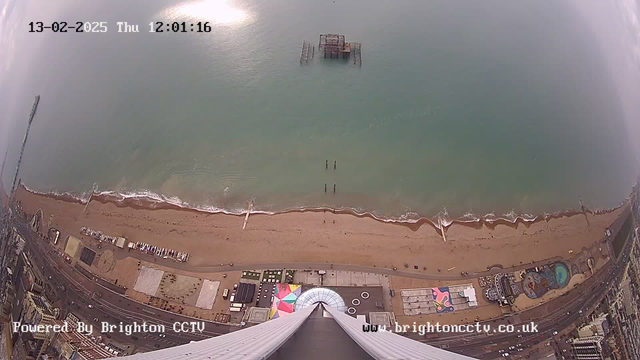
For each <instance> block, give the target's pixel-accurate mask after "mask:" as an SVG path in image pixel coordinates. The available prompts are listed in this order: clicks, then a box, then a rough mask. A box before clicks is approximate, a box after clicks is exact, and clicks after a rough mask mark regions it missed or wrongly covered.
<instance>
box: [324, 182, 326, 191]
mask: <svg viewBox="0 0 640 360" xmlns="http://www.w3.org/2000/svg"><path fill="white" fill-rule="evenodd" d="M324 192H327V183H325V184H324Z"/></svg>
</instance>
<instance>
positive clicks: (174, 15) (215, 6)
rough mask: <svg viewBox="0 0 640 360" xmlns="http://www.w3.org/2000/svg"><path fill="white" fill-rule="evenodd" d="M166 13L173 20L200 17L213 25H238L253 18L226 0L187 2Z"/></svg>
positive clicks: (199, 18)
mask: <svg viewBox="0 0 640 360" xmlns="http://www.w3.org/2000/svg"><path fill="white" fill-rule="evenodd" d="M165 14H166V15H167V17H168V18H170V19H171V20H179V19H184V18H189V19H198V20H202V21H208V22H210V23H211V24H212V25H236V24H242V23H245V22H247V21H248V20H250V19H251V16H250V15H249V14H248V13H247V12H246V11H244V10H241V9H239V8H235V7H233V6H232V5H230V4H229V2H228V1H226V0H203V1H191V2H185V3H182V4H179V5H176V6H173V7H170V8H168V9H167V10H165Z"/></svg>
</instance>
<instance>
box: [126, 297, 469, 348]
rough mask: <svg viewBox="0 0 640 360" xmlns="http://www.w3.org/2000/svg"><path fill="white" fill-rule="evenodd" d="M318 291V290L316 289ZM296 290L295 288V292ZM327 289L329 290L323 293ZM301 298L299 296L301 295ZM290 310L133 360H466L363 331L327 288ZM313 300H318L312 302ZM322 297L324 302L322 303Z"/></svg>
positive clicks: (402, 339) (389, 335)
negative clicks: (292, 310) (258, 322)
mask: <svg viewBox="0 0 640 360" xmlns="http://www.w3.org/2000/svg"><path fill="white" fill-rule="evenodd" d="M316 289H318V288H316ZM294 290H295V289H294ZM324 290H328V291H324ZM303 294H304V293H303ZM301 298H302V299H303V300H304V301H303V302H301V304H300V306H297V304H296V307H295V308H296V309H295V311H294V312H292V313H290V314H288V315H286V316H280V317H277V318H275V319H272V320H269V321H266V322H263V323H260V324H258V325H255V326H251V327H248V328H245V329H242V330H238V331H235V332H231V333H229V334H226V335H221V336H218V337H215V338H212V339H208V340H202V341H198V342H194V343H190V344H187V345H182V346H176V347H173V348H169V349H163V350H157V351H152V352H149V353H142V354H136V355H132V356H129V357H126V358H127V359H132V360H170V359H194V360H198V359H240V358H241V359H270V360H285V359H303V358H310V359H320V358H322V359H354V360H358V359H391V358H393V359H400V358H402V359H425V360H436V359H438V360H448V359H471V358H469V357H467V356H463V355H458V354H455V353H452V352H449V351H446V350H442V349H439V348H436V347H433V346H430V345H426V344H423V343H421V342H418V341H415V340H411V339H408V338H406V337H403V336H400V335H397V334H394V333H392V332H387V331H384V332H380V331H378V332H372V331H366V332H365V331H363V330H364V329H363V326H367V328H368V329H369V330H370V328H369V327H368V325H366V324H363V322H362V320H359V319H356V318H354V317H352V316H349V315H347V314H345V313H344V312H343V311H340V310H338V309H337V308H335V307H332V306H331V305H329V304H327V303H325V302H324V301H325V300H326V301H329V302H331V304H334V305H335V304H338V306H340V307H341V308H344V305H345V304H344V302H342V303H341V299H339V297H337V296H336V295H335V294H333V293H332V292H331V290H329V289H323V290H315V291H314V292H312V293H310V294H309V295H306V296H305V297H302V296H301ZM313 299H316V300H317V301H318V302H313V301H312V300H313ZM323 299H324V300H323Z"/></svg>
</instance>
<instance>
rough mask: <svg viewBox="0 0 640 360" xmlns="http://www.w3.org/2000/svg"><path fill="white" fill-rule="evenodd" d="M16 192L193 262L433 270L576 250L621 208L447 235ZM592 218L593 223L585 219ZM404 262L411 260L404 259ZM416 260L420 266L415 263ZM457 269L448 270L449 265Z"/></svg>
mask: <svg viewBox="0 0 640 360" xmlns="http://www.w3.org/2000/svg"><path fill="white" fill-rule="evenodd" d="M17 199H18V200H19V201H20V202H21V204H22V207H23V209H24V211H25V212H27V213H30V214H32V213H35V211H37V209H38V208H42V210H43V212H44V223H45V225H46V227H47V228H48V227H51V226H54V227H57V228H58V229H60V230H61V231H62V232H63V234H65V235H66V234H72V235H74V236H78V237H81V236H80V232H79V230H80V227H82V226H86V227H90V228H93V229H97V230H100V231H102V232H104V233H105V234H112V235H116V234H117V235H121V236H125V237H127V238H128V239H129V240H130V241H133V242H136V241H143V242H147V243H150V244H153V245H157V246H160V247H168V248H172V249H176V250H179V251H186V252H189V253H190V254H191V258H190V260H189V262H188V264H189V265H192V266H215V265H219V264H220V263H235V264H251V263H265V262H270V263H271V262H273V263H278V262H326V263H335V264H355V265H366V266H376V267H384V268H393V267H397V268H398V269H402V270H406V271H415V272H419V273H427V274H429V273H430V274H434V273H435V274H437V273H441V274H455V273H459V272H460V271H469V272H475V271H485V270H487V268H488V267H491V266H494V265H501V266H503V267H510V266H517V265H520V264H526V263H528V262H532V261H540V260H545V259H549V258H554V257H558V256H560V257H569V256H571V255H570V252H578V251H580V250H581V249H582V248H583V247H590V246H592V245H593V244H594V243H596V242H598V241H600V240H602V239H603V238H604V231H605V229H606V228H607V227H608V226H609V225H610V224H611V223H612V222H613V221H614V220H615V219H616V217H617V216H618V215H619V214H620V212H621V211H622V209H617V210H614V211H612V212H609V213H605V214H600V215H594V214H587V215H584V214H578V215H572V216H566V217H559V218H554V219H550V220H549V221H538V222H536V223H533V224H530V225H529V226H525V225H523V224H517V225H514V226H507V225H496V226H492V227H491V228H489V227H487V226H482V227H480V228H478V227H476V228H474V227H470V226H465V225H460V224H455V223H454V224H452V225H451V226H450V227H449V228H448V229H447V232H446V235H447V241H446V242H444V241H443V239H442V237H441V235H440V233H439V232H438V231H437V230H436V229H434V227H433V226H429V225H427V224H423V225H422V226H419V227H416V226H414V227H409V226H403V225H398V224H391V223H384V222H381V221H377V220H374V219H371V218H366V217H365V218H360V217H356V216H353V215H347V214H333V213H331V212H326V213H323V212H296V213H287V214H277V215H261V214H254V215H251V216H250V217H249V221H248V224H247V228H246V229H245V230H242V226H243V222H244V216H237V215H227V214H208V213H202V212H197V211H190V210H186V209H185V210H179V209H155V210H151V209H141V208H133V207H130V206H117V205H116V204H114V203H110V202H106V203H102V202H100V201H92V202H91V203H90V204H89V205H88V206H86V211H85V204H82V203H80V202H78V201H75V202H74V201H72V200H71V199H61V198H55V197H53V196H50V195H40V194H35V193H32V192H29V191H27V190H25V189H24V188H23V187H21V188H20V189H19V190H18V192H17ZM585 216H586V218H588V223H589V225H588V224H587V219H586V218H585ZM405 264H406V265H405ZM416 267H417V269H416ZM448 269H451V270H448Z"/></svg>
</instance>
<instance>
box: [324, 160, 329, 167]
mask: <svg viewBox="0 0 640 360" xmlns="http://www.w3.org/2000/svg"><path fill="white" fill-rule="evenodd" d="M324 168H325V169H328V168H329V160H325V161H324Z"/></svg>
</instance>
